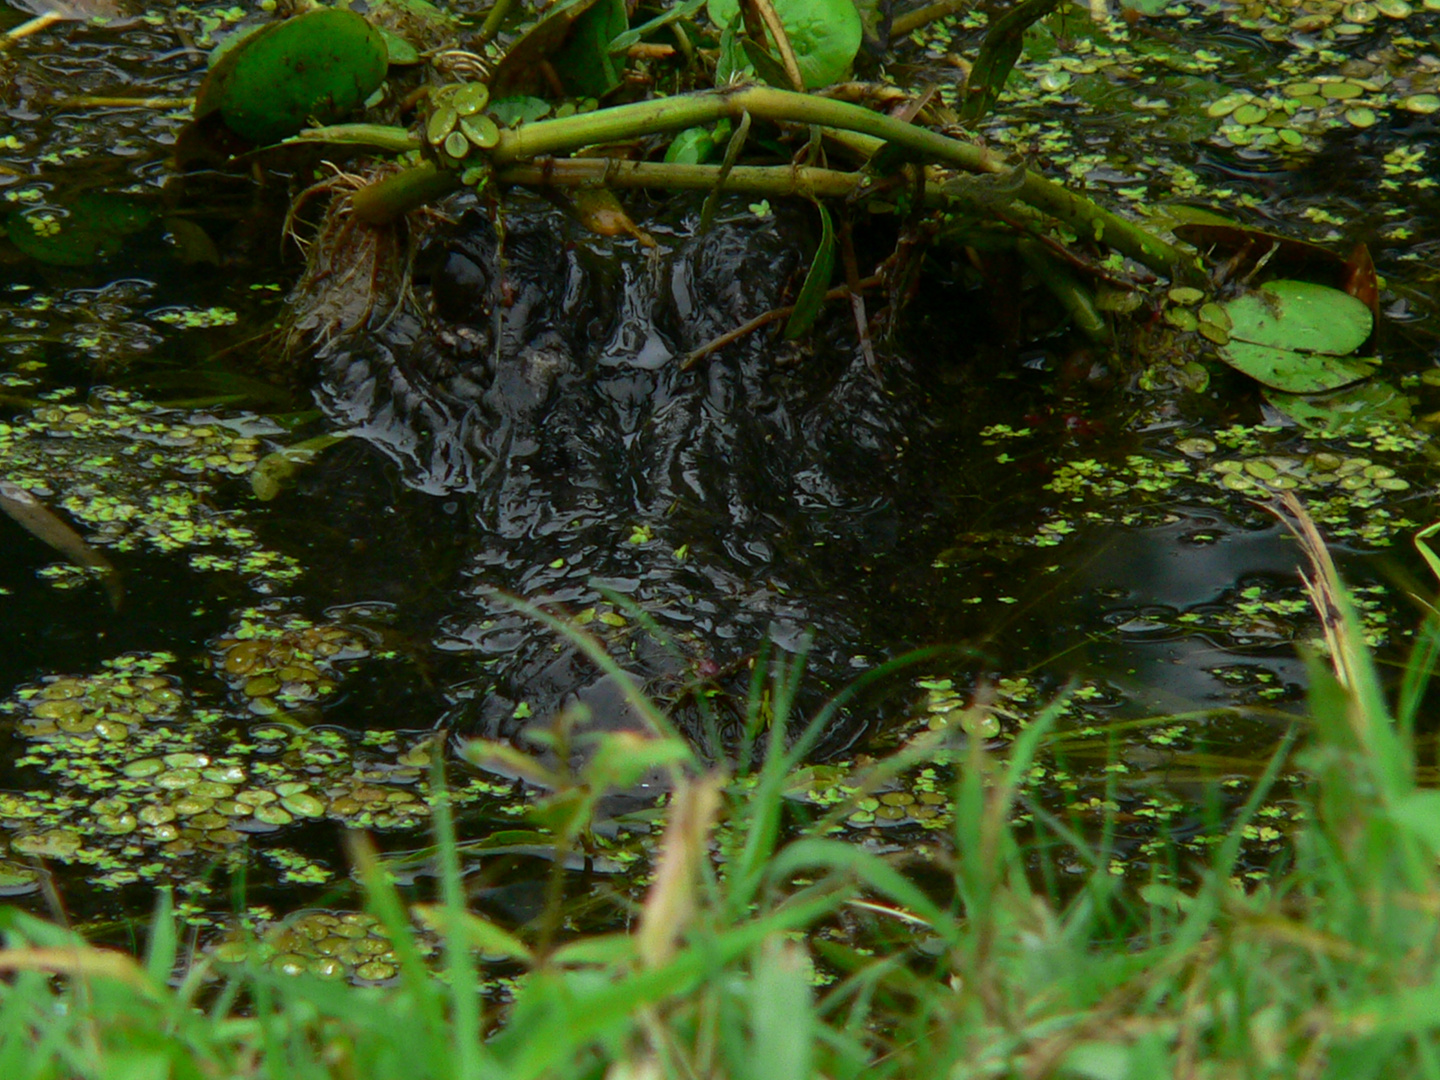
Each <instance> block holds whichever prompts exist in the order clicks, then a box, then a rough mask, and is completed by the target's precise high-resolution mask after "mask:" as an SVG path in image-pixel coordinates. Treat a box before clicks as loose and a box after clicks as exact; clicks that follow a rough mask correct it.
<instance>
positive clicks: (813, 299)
mask: <svg viewBox="0 0 1440 1080" xmlns="http://www.w3.org/2000/svg"><path fill="white" fill-rule="evenodd" d="M815 206H816V208H817V209H819V211H820V246H819V247H817V248H816V249H815V258H814V259H813V260H811V263H810V271H809V273H807V274H806V275H805V284H804V285H802V286H800V295H799V296H797V297H796V298H795V310H794V311H792V312H791V313H790V319H789V321H788V322H786V324H785V340H786V341H794V340H795V339H796V338H798V337H801V336H802V335H803V334H805V333H806V332H807V331H808V330H809V329H810V327H812V326H814V325H815V320H816V319H817V318H819V317H820V308H821V307H822V306H823V305H824V303H825V294H826V292H828V291H829V289H830V275H831V273H832V272H833V271H834V269H835V226H834V225H833V224H831V222H830V211H829V210H826V209H825V204H824V203H820V202H817V203H816V204H815Z"/></svg>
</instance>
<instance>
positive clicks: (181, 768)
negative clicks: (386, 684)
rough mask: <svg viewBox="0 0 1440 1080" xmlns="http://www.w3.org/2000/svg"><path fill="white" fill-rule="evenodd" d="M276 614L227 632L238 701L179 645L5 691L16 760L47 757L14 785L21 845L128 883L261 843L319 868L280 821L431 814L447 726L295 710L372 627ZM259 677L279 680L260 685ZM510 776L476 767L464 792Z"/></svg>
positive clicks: (371, 822) (325, 873) (11, 814)
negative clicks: (209, 686) (212, 686)
mask: <svg viewBox="0 0 1440 1080" xmlns="http://www.w3.org/2000/svg"><path fill="white" fill-rule="evenodd" d="M264 614H265V613H263V612H260V611H251V612H249V613H247V618H246V620H245V622H244V623H243V624H242V625H241V626H240V627H237V628H236V631H235V632H234V633H232V634H230V635H227V636H225V637H222V638H221V639H219V640H218V641H217V642H216V643H215V654H216V656H217V658H218V659H217V665H216V666H217V670H218V671H219V672H224V673H225V674H226V675H228V676H230V677H232V678H234V677H235V676H236V675H237V672H235V670H234V669H235V668H237V667H245V668H247V670H246V671H245V672H243V673H239V674H241V675H243V677H244V678H245V679H246V680H248V682H247V683H242V684H240V687H239V690H238V691H237V698H238V700H236V701H235V702H234V703H233V704H232V706H231V707H230V708H228V709H223V710H222V709H218V708H211V707H204V706H201V705H200V704H198V700H197V696H196V695H195V693H194V692H193V691H191V690H190V689H189V688H187V687H186V686H185V685H184V684H183V683H182V681H181V679H180V678H179V677H178V676H177V675H176V674H175V672H174V669H175V668H176V667H177V666H178V664H177V660H176V658H175V657H174V656H173V655H170V654H164V653H161V654H149V655H127V656H122V657H118V658H115V659H112V660H109V661H107V662H106V663H105V664H104V666H103V667H102V669H101V670H100V671H98V672H94V673H90V674H87V675H52V676H48V677H46V678H45V679H43V680H41V681H40V682H39V683H36V684H33V685H29V686H25V687H22V688H21V689H19V690H18V691H17V692H16V693H15V694H14V695H13V696H11V697H10V698H9V699H7V700H5V701H3V702H0V723H3V725H4V726H5V727H6V728H8V729H10V731H11V732H12V733H13V735H14V737H15V738H16V739H17V740H19V741H20V743H21V745H22V746H23V749H24V752H23V754H22V756H21V757H20V758H19V759H18V760H17V762H16V765H17V766H18V767H20V768H29V769H33V770H35V773H36V776H37V781H38V782H37V783H36V784H35V786H34V787H33V788H32V789H30V790H24V791H9V792H0V843H3V844H4V845H5V848H6V849H7V852H8V854H9V855H10V856H11V857H12V858H15V859H22V860H23V859H24V858H41V859H49V860H55V861H58V862H61V863H74V864H79V865H82V866H85V867H86V868H87V876H89V878H90V879H91V880H92V882H94V883H96V884H99V885H102V886H112V887H113V886H121V885H125V884H129V883H132V882H136V881H151V880H176V879H177V878H179V879H184V877H185V875H186V873H187V872H189V873H193V874H199V873H200V871H202V870H203V869H204V867H206V866H208V865H211V864H213V863H214V862H216V861H217V860H218V861H220V862H225V861H227V860H231V859H244V858H245V857H246V856H247V852H248V849H249V847H250V846H251V845H252V843H258V846H259V847H260V848H261V850H262V852H263V853H264V855H265V856H266V858H267V859H269V860H270V861H271V862H273V863H275V864H276V865H278V866H279V867H280V869H281V871H282V874H281V876H282V880H288V881H295V882H310V883H317V882H319V881H323V880H326V879H328V878H330V877H332V876H333V875H334V873H335V870H334V868H333V867H325V866H321V865H320V864H317V863H315V862H314V861H312V860H307V859H303V858H298V857H295V856H294V855H293V853H290V852H288V851H287V849H284V848H281V847H279V846H278V845H277V844H276V843H275V841H276V840H277V839H279V837H277V836H276V835H275V834H278V833H281V832H282V830H286V829H288V828H291V827H299V826H301V825H304V824H305V823H307V822H329V823H331V824H332V826H339V827H343V828H363V829H374V830H407V829H416V828H418V827H421V826H423V825H425V824H426V823H427V822H428V820H429V817H430V813H431V805H430V794H429V783H428V773H429V768H430V763H431V758H432V756H433V754H434V753H435V752H436V741H435V740H436V738H437V736H436V735H434V734H433V733H429V732H386V731H377V732H352V731H347V730H343V729H340V728H335V727H326V726H320V725H317V726H305V725H303V724H301V723H299V722H298V721H297V718H296V716H295V715H293V714H287V713H286V712H285V711H284V709H285V706H286V705H291V704H293V705H295V706H296V707H301V708H308V707H309V706H310V702H311V701H312V700H313V699H314V698H315V697H317V696H318V695H319V694H320V692H321V691H320V687H321V686H322V685H324V686H332V687H333V686H334V685H335V682H336V680H337V679H338V678H339V677H340V670H339V665H340V664H341V660H340V657H341V656H342V655H343V656H344V657H345V658H346V660H345V663H346V664H350V663H353V661H354V660H356V659H358V658H359V657H362V656H364V655H366V654H367V652H368V650H366V649H364V648H363V647H361V645H360V644H359V643H360V642H362V641H363V639H362V638H360V637H359V636H358V635H356V634H355V633H354V631H352V630H349V629H348V628H344V627H339V626H336V625H333V624H332V625H320V626H316V625H311V624H308V623H306V622H305V621H304V620H301V619H298V618H296V617H294V616H281V615H278V614H275V613H271V618H272V621H271V622H270V623H269V624H268V625H267V623H266V622H265V621H264ZM242 634H243V635H245V636H243V637H242V636H241V635H242ZM307 644H308V645H309V647H310V650H311V651H305V650H304V649H302V646H304V645H307ZM327 652H328V655H327ZM317 656H319V657H321V658H320V659H317ZM237 657H243V658H244V663H239V662H238V661H237V659H236V658H237ZM256 679H271V680H275V681H277V682H278V683H279V686H280V689H278V690H276V691H275V692H274V696H273V697H267V696H264V695H255V696H246V695H245V692H244V688H245V686H246V685H249V684H251V683H253V681H254V680H256ZM262 698H263V700H264V701H265V702H266V704H265V705H264V706H263V707H258V708H257V707H256V702H257V701H260V700H262ZM257 714H258V715H257ZM505 790H508V786H507V785H491V784H488V783H486V782H484V781H481V780H472V781H471V782H470V783H469V785H468V786H464V785H462V786H461V787H460V788H459V791H458V792H457V798H459V799H461V800H462V801H464V800H470V801H473V800H474V799H475V798H477V797H479V796H481V795H484V794H493V793H496V792H501V791H505ZM261 837H264V838H265V839H264V841H263V842H259V838H261ZM0 885H3V881H0ZM196 887H197V888H201V889H202V891H203V886H201V885H199V884H198V883H197V886H196Z"/></svg>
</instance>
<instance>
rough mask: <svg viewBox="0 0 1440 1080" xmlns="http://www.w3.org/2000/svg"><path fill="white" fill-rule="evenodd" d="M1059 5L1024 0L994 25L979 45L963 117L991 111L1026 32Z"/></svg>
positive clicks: (975, 117)
mask: <svg viewBox="0 0 1440 1080" xmlns="http://www.w3.org/2000/svg"><path fill="white" fill-rule="evenodd" d="M1058 6H1059V0H1025V2H1024V3H1022V4H1019V5H1017V6H1016V7H1014V8H1012V9H1011V10H1009V11H1007V12H1006V13H1005V14H1004V15H1002V16H1001V17H1000V18H999V19H996V20H995V22H994V23H993V24H992V25H991V27H990V29H989V30H988V31H986V33H985V40H984V41H983V42H982V43H981V45H980V54H979V55H978V56H977V57H976V58H975V66H974V67H973V68H972V69H971V71H970V78H969V80H968V81H967V82H966V84H965V100H964V102H963V103H962V104H961V106H960V119H961V120H967V121H975V120H979V119H980V118H981V117H983V116H984V115H985V114H986V113H988V112H989V111H990V108H991V106H993V105H994V104H995V99H996V98H998V97H999V96H1000V91H1001V90H1003V89H1005V80H1006V79H1007V78H1009V77H1010V69H1011V68H1013V67H1014V66H1015V61H1016V60H1018V59H1019V58H1020V50H1021V48H1022V47H1023V46H1024V44H1025V31H1026V29H1027V28H1028V27H1029V26H1030V25H1031V24H1032V23H1036V22H1039V21H1040V20H1041V19H1043V18H1044V17H1045V16H1046V15H1048V14H1050V12H1052V11H1054V10H1055V8H1056V7H1058Z"/></svg>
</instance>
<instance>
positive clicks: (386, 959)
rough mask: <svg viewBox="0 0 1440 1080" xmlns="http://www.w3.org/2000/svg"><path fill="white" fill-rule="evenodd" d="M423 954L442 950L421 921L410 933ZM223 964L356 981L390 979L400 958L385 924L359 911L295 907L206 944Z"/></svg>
mask: <svg viewBox="0 0 1440 1080" xmlns="http://www.w3.org/2000/svg"><path fill="white" fill-rule="evenodd" d="M410 940H411V942H412V943H413V944H414V946H415V947H416V948H417V950H418V951H419V952H420V954H421V956H422V957H425V956H433V955H435V954H436V952H437V951H438V947H437V943H436V939H435V936H434V934H433V933H432V932H430V931H428V930H425V929H424V928H421V927H417V928H415V930H414V932H413V933H412V935H411V938H410ZM207 950H208V952H209V954H210V956H211V957H212V958H213V959H214V960H216V961H217V962H218V963H221V964H238V963H242V962H245V961H247V960H248V961H252V962H253V961H259V962H261V963H264V964H267V965H268V966H269V967H270V968H271V969H272V970H274V971H276V972H277V973H279V974H281V975H315V976H319V977H320V978H322V979H348V980H349V981H351V982H354V983H371V984H374V983H387V982H389V981H390V980H392V979H394V978H395V976H396V974H397V973H398V972H399V960H398V959H397V958H396V956H395V950H394V946H393V943H392V942H391V939H390V936H389V934H387V933H386V931H385V928H384V927H383V926H382V925H381V924H380V922H379V920H378V919H376V918H375V916H373V915H370V914H368V913H366V912H360V911H333V910H332V911H322V910H306V911H297V912H295V913H294V914H292V915H290V916H288V917H287V918H285V919H283V920H281V921H278V922H273V923H268V924H263V925H261V926H258V927H249V928H241V927H231V928H230V929H229V930H227V931H226V932H225V933H223V934H221V935H219V936H218V937H216V938H215V939H214V940H212V941H211V942H210V943H209V945H208V946H207Z"/></svg>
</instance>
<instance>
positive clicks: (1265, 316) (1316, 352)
mask: <svg viewBox="0 0 1440 1080" xmlns="http://www.w3.org/2000/svg"><path fill="white" fill-rule="evenodd" d="M1224 308H1225V313H1226V314H1227V315H1229V316H1230V321H1231V324H1232V327H1231V330H1230V343H1229V344H1228V345H1224V346H1221V348H1220V356H1221V358H1222V359H1223V360H1224V361H1225V362H1226V363H1227V364H1229V365H1230V366H1231V367H1233V368H1236V369H1238V370H1239V371H1243V372H1244V373H1245V374H1247V375H1249V376H1250V377H1251V378H1253V379H1256V380H1257V381H1259V382H1261V383H1264V384H1265V385H1266V386H1269V387H1273V388H1274V389H1276V390H1282V391H1285V392H1286V393H1291V394H1314V393H1319V392H1320V391H1323V390H1333V389H1335V388H1336V387H1340V386H1344V385H1346V384H1347V383H1352V382H1355V381H1357V380H1359V379H1363V378H1366V377H1368V376H1369V375H1370V374H1372V373H1373V372H1374V370H1375V366H1376V361H1374V360H1371V359H1361V358H1355V357H1351V356H1349V355H1348V354H1349V353H1352V352H1354V351H1355V350H1356V349H1358V348H1359V347H1360V346H1361V345H1362V344H1364V342H1365V340H1366V339H1367V338H1368V337H1369V336H1370V330H1371V327H1372V325H1373V319H1372V318H1371V315H1370V309H1369V308H1367V307H1366V306H1365V305H1364V304H1363V303H1361V302H1360V301H1359V300H1356V299H1355V298H1354V297H1353V296H1348V295H1346V294H1345V293H1343V292H1341V291H1340V290H1339V289H1331V288H1327V287H1326V286H1324V285H1313V284H1311V283H1310V282H1306V281H1271V282H1267V283H1266V284H1264V285H1262V286H1261V287H1260V288H1259V289H1258V290H1256V291H1255V292H1250V293H1246V294H1245V295H1244V296H1241V297H1237V298H1236V299H1234V300H1231V301H1229V302H1228V303H1226V304H1225V305H1224Z"/></svg>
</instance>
